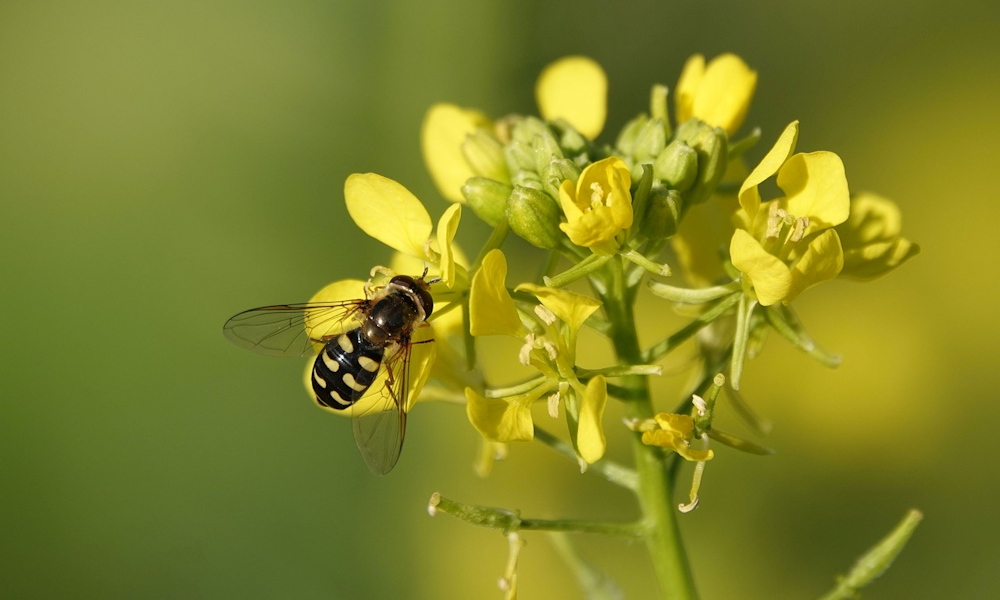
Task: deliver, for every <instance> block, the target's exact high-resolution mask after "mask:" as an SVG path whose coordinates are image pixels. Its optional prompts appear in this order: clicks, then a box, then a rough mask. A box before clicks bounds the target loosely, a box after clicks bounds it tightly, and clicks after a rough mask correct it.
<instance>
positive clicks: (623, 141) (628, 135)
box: [615, 115, 649, 156]
mask: <svg viewBox="0 0 1000 600" xmlns="http://www.w3.org/2000/svg"><path fill="white" fill-rule="evenodd" d="M648 121H649V117H647V116H646V115H639V116H638V117H636V118H634V119H632V120H631V121H629V122H628V123H626V124H625V127H623V128H622V131H621V133H619V134H618V139H617V140H615V147H616V148H618V151H619V152H621V153H622V154H623V155H625V156H632V154H633V153H634V152H635V140H636V138H637V137H639V132H640V131H642V128H643V127H645V126H646V123H647V122H648Z"/></svg>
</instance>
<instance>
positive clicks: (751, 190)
mask: <svg viewBox="0 0 1000 600" xmlns="http://www.w3.org/2000/svg"><path fill="white" fill-rule="evenodd" d="M798 139H799V122H798V121H792V122H791V123H789V124H788V126H787V127H785V130H784V131H782V132H781V135H780V136H779V137H778V141H777V142H775V143H774V146H773V147H772V148H771V149H770V150H768V152H767V154H766V155H765V156H764V158H763V159H762V160H761V161H760V164H758V165H757V167H756V168H754V170H753V171H751V172H750V175H749V176H748V177H747V178H746V180H745V181H744V182H743V185H742V186H740V194H739V198H740V206H741V207H742V208H743V210H744V211H745V212H746V213H747V217H748V218H747V222H748V223H752V222H753V220H754V218H755V217H756V216H757V211H758V210H760V192H758V191H757V186H758V185H760V184H761V183H763V182H764V181H765V180H766V179H767V178H768V177H770V176H772V175H774V174H775V173H777V172H778V169H780V168H781V165H783V164H784V163H785V161H786V160H788V157H789V156H791V155H792V152H795V143H796V142H797V141H798Z"/></svg>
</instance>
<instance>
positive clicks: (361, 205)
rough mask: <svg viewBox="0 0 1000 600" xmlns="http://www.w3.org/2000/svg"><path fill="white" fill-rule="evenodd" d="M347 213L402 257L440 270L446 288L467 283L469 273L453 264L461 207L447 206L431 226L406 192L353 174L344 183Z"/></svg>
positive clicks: (392, 183) (389, 181)
mask: <svg viewBox="0 0 1000 600" xmlns="http://www.w3.org/2000/svg"><path fill="white" fill-rule="evenodd" d="M344 198H345V199H346V202H347V212H348V213H349V214H350V215H351V218H352V219H353V220H354V222H355V224H357V226H358V227H360V228H361V230H362V231H364V232H365V233H367V234H368V235H370V236H371V237H373V238H375V239H377V240H378V241H380V242H382V243H383V244H385V245H386V246H389V247H390V248H393V249H395V250H397V251H399V252H402V253H403V254H406V255H408V256H412V257H414V258H417V259H420V260H422V261H425V262H426V263H429V264H431V265H434V266H436V267H438V268H439V269H440V277H441V281H442V282H443V283H444V284H445V286H447V287H448V288H453V287H455V286H456V284H461V283H462V282H467V281H468V273H467V272H466V270H465V267H463V266H462V265H461V264H458V263H456V256H458V255H457V254H456V251H455V249H454V246H453V244H454V239H455V234H456V232H457V230H458V223H459V220H460V219H461V215H462V212H461V211H462V207H461V205H458V204H455V205H452V206H450V207H448V209H447V210H445V212H444V214H443V215H442V216H441V219H440V221H439V222H438V230H437V236H436V237H434V238H432V237H431V232H432V231H433V228H434V226H433V224H432V223H431V217H430V215H429V214H427V209H425V208H424V205H423V204H421V203H420V200H418V199H417V197H416V196H414V195H413V194H412V193H411V192H410V191H409V190H408V189H406V188H405V187H403V186H402V185H400V184H399V183H397V182H395V181H393V180H392V179H389V178H388V177H383V176H381V175H378V174H376V173H364V174H361V173H355V174H353V175H351V176H349V177H348V178H347V181H346V182H345V183H344Z"/></svg>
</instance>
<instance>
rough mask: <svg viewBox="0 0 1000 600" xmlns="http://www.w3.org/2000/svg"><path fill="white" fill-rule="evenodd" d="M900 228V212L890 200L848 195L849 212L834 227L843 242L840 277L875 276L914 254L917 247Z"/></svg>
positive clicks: (864, 279) (916, 251)
mask: <svg viewBox="0 0 1000 600" xmlns="http://www.w3.org/2000/svg"><path fill="white" fill-rule="evenodd" d="M902 229H903V225H902V214H901V213H900V211H899V207H898V206H896V204H895V203H894V202H892V201H891V200H888V199H886V198H883V197H882V196H878V195H876V194H872V193H867V192H862V193H860V194H858V195H857V196H855V197H853V198H851V214H850V216H849V217H848V218H847V221H845V222H844V223H841V224H840V225H838V226H837V233H838V234H839V235H840V239H841V241H842V242H843V245H844V270H843V271H841V273H840V276H841V277H845V278H848V279H857V280H862V281H866V280H869V279H875V278H876V277H881V276H882V275H885V274H886V273H888V272H889V271H892V270H893V269H895V268H896V267H898V266H900V265H902V264H903V263H904V262H906V261H907V260H909V259H910V258H912V257H914V256H916V255H917V254H918V253H919V252H920V247H919V246H917V245H916V244H914V243H913V242H911V241H909V240H907V239H905V238H902V237H900V235H899V234H900V232H901V231H902Z"/></svg>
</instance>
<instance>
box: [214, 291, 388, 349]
mask: <svg viewBox="0 0 1000 600" xmlns="http://www.w3.org/2000/svg"><path fill="white" fill-rule="evenodd" d="M368 305H369V301H368V300H364V299H362V300H346V301H342V302H320V303H312V304H310V303H305V304H276V305H274V306H262V307H260V308H254V309H251V310H247V311H243V312H241V313H240V314H238V315H236V316H234V317H232V318H231V319H229V320H228V321H226V324H225V326H224V327H223V328H222V332H223V334H224V335H225V336H226V339H227V340H229V341H230V342H232V343H234V344H236V345H237V346H239V347H240V348H246V349H247V350H252V351H254V352H257V353H259V354H265V355H267V356H304V355H306V354H311V353H314V352H315V351H316V347H315V344H323V343H325V342H326V341H327V340H329V339H330V338H332V337H333V336H335V335H338V334H340V333H343V332H344V331H347V330H349V329H354V328H355V327H357V326H358V324H359V323H360V321H359V319H358V317H359V315H361V314H363V311H364V310H365V309H366V308H367V307H368Z"/></svg>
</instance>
